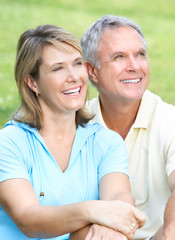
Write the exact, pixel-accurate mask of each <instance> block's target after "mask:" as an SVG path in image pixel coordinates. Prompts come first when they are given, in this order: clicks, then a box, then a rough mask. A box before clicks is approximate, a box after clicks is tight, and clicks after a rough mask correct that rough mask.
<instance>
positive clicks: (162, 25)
mask: <svg viewBox="0 0 175 240" xmlns="http://www.w3.org/2000/svg"><path fill="white" fill-rule="evenodd" d="M106 14H114V15H119V16H125V17H128V18H131V19H132V20H134V21H135V22H136V23H137V24H138V25H140V26H141V28H142V30H143V33H144V36H145V38H146V41H147V45H148V56H149V65H150V71H151V82H150V85H149V89H150V90H151V91H153V92H154V93H156V94H158V95H160V96H161V97H162V99H163V100H165V101H167V102H168V103H171V104H174V105H175V66H174V65H175V0H139V1H138V0H0V128H2V127H3V126H4V124H5V122H6V121H7V120H8V119H9V117H10V115H11V114H12V113H13V112H15V110H16V109H17V107H18V106H19V98H18V92H17V88H16V83H15V79H14V63H15V54H16V45H17V41H18V38H19V36H20V35H21V34H22V33H23V32H24V31H25V30H26V29H28V28H33V27H36V26H38V25H41V24H54V25H59V26H61V27H63V28H65V29H67V30H68V31H70V32H72V33H73V34H74V35H76V36H77V38H78V39H79V40H80V39H81V36H82V35H83V33H84V32H85V31H86V29H87V28H88V27H89V26H90V25H91V24H92V23H93V22H94V21H95V20H97V19H98V18H100V17H101V16H103V15H106ZM89 89H90V98H93V97H95V96H96V95H97V92H96V90H95V89H94V88H93V87H92V86H91V85H90V86H89Z"/></svg>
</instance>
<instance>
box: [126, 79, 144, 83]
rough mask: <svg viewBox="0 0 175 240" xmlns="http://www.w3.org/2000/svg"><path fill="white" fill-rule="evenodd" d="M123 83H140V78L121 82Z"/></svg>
mask: <svg viewBox="0 0 175 240" xmlns="http://www.w3.org/2000/svg"><path fill="white" fill-rule="evenodd" d="M121 82H123V83H138V82H140V78H137V79H130V80H122V81H121Z"/></svg>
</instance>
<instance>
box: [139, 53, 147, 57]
mask: <svg viewBox="0 0 175 240" xmlns="http://www.w3.org/2000/svg"><path fill="white" fill-rule="evenodd" d="M145 55H146V54H145V53H144V52H139V53H138V56H143V57H144V56H145Z"/></svg>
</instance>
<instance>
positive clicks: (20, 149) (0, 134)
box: [0, 127, 30, 182]
mask: <svg viewBox="0 0 175 240" xmlns="http://www.w3.org/2000/svg"><path fill="white" fill-rule="evenodd" d="M14 128H15V127H6V128H4V129H2V130H1V131H0V182H2V181H5V180H8V179H12V178H24V179H27V180H30V178H29V174H28V171H27V166H26V165H25V162H24V156H25V154H26V152H25V144H24V141H23V134H21V132H20V129H19V131H15V132H14ZM15 130H16V129H15ZM22 144H23V145H22Z"/></svg>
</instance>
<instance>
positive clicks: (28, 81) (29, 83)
mask: <svg viewBox="0 0 175 240" xmlns="http://www.w3.org/2000/svg"><path fill="white" fill-rule="evenodd" d="M24 81H25V83H26V84H27V86H28V87H29V88H30V89H31V90H32V91H33V92H35V93H36V94H38V93H39V92H38V86H37V83H36V81H35V80H34V79H33V78H32V77H31V76H30V75H26V76H25V79H24Z"/></svg>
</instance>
